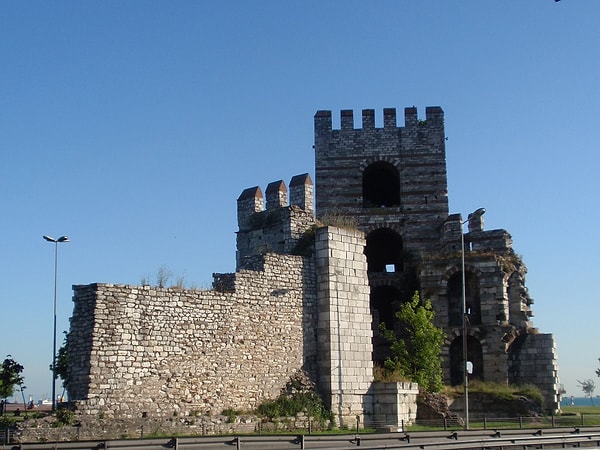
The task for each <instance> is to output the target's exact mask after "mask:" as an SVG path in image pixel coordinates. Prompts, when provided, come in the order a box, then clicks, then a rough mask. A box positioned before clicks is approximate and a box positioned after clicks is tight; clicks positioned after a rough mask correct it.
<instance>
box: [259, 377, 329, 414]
mask: <svg viewBox="0 0 600 450" xmlns="http://www.w3.org/2000/svg"><path fill="white" fill-rule="evenodd" d="M256 412H257V413H258V414H259V415H261V416H263V417H267V418H269V419H270V420H272V419H275V418H278V417H295V416H297V415H298V414H305V415H307V416H309V417H312V418H314V419H315V420H317V421H319V422H323V421H325V420H328V419H330V416H331V413H330V412H329V411H328V410H327V408H326V407H325V404H324V403H323V399H322V398H321V397H320V396H319V394H318V393H317V392H316V390H315V384H314V383H313V382H312V381H310V379H309V378H308V376H307V375H306V373H304V372H299V373H297V374H295V375H294V376H292V377H291V379H290V381H288V382H287V384H286V385H285V387H284V388H283V389H282V391H281V393H280V394H279V396H278V397H277V398H276V399H274V400H265V401H264V402H262V403H261V404H260V405H259V406H258V407H257V408H256Z"/></svg>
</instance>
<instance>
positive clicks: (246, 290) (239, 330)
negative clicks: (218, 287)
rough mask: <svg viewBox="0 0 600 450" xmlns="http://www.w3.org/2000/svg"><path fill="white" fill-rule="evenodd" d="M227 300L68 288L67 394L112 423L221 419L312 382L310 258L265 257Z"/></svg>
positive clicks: (188, 293)
mask: <svg viewBox="0 0 600 450" xmlns="http://www.w3.org/2000/svg"><path fill="white" fill-rule="evenodd" d="M261 258H264V263H263V265H262V266H263V271H260V272H257V271H252V270H241V271H239V272H237V273H236V274H235V275H234V290H233V291H232V292H218V291H215V290H213V291H195V290H179V289H174V288H170V289H159V288H154V287H148V286H145V287H136V286H126V285H113V284H92V285H86V286H74V291H75V295H74V302H75V308H74V313H73V317H72V319H71V331H70V333H69V336H68V346H69V347H68V351H69V357H70V377H71V379H70V383H69V395H70V398H71V399H72V400H75V401H77V403H78V409H79V410H81V411H85V412H87V413H91V414H102V415H103V416H114V417H141V415H142V414H143V413H146V415H147V416H156V417H160V416H173V415H190V414H192V415H196V414H210V415H214V414H219V413H221V412H222V411H223V410H224V409H227V408H232V409H237V410H249V409H252V408H254V407H256V406H257V405H258V404H259V403H260V402H261V401H262V400H264V399H265V398H274V397H276V396H277V395H278V394H279V392H280V389H281V388H282V387H283V386H284V385H285V383H286V382H287V381H288V380H289V378H290V376H291V375H293V374H294V373H295V372H296V371H298V370H301V369H305V370H307V371H308V372H309V374H311V376H313V377H314V376H315V370H316V369H315V355H316V323H317V318H316V314H317V310H316V296H315V292H316V286H315V277H314V268H313V267H312V266H313V263H312V262H311V260H310V259H308V258H303V257H300V256H290V255H274V254H268V255H265V256H264V257H261Z"/></svg>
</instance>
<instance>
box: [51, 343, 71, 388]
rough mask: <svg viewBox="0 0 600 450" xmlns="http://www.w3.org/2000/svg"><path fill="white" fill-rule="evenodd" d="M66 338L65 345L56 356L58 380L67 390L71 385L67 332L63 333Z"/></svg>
mask: <svg viewBox="0 0 600 450" xmlns="http://www.w3.org/2000/svg"><path fill="white" fill-rule="evenodd" d="M63 333H64V335H65V338H64V340H63V344H62V345H61V347H60V348H59V349H58V353H57V354H56V372H55V373H56V378H57V379H58V378H60V379H61V380H62V387H63V389H66V388H67V385H68V384H69V355H68V354H67V332H66V331H63ZM50 370H52V364H50Z"/></svg>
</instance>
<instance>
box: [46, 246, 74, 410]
mask: <svg viewBox="0 0 600 450" xmlns="http://www.w3.org/2000/svg"><path fill="white" fill-rule="evenodd" d="M42 237H43V238H44V239H45V240H47V241H48V242H53V243H54V322H53V329H52V334H53V336H52V337H53V339H52V411H56V293H57V284H58V283H57V281H58V244H59V243H60V242H69V238H68V237H67V236H61V237H59V238H58V239H54V238H53V237H50V236H46V235H44V236H42Z"/></svg>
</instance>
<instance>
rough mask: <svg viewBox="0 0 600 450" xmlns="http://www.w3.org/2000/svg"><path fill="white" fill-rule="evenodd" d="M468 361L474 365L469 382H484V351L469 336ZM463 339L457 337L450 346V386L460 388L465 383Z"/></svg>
mask: <svg viewBox="0 0 600 450" xmlns="http://www.w3.org/2000/svg"><path fill="white" fill-rule="evenodd" d="M467 361H470V362H471V364H472V373H470V374H469V376H468V377H469V380H483V350H482V348H481V343H480V342H479V341H478V340H477V339H475V338H474V337H473V336H467ZM464 368H465V363H464V358H463V337H462V335H461V336H457V337H456V339H454V341H452V344H450V384H451V385H452V386H459V385H461V384H463V382H464V375H463V374H464Z"/></svg>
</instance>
